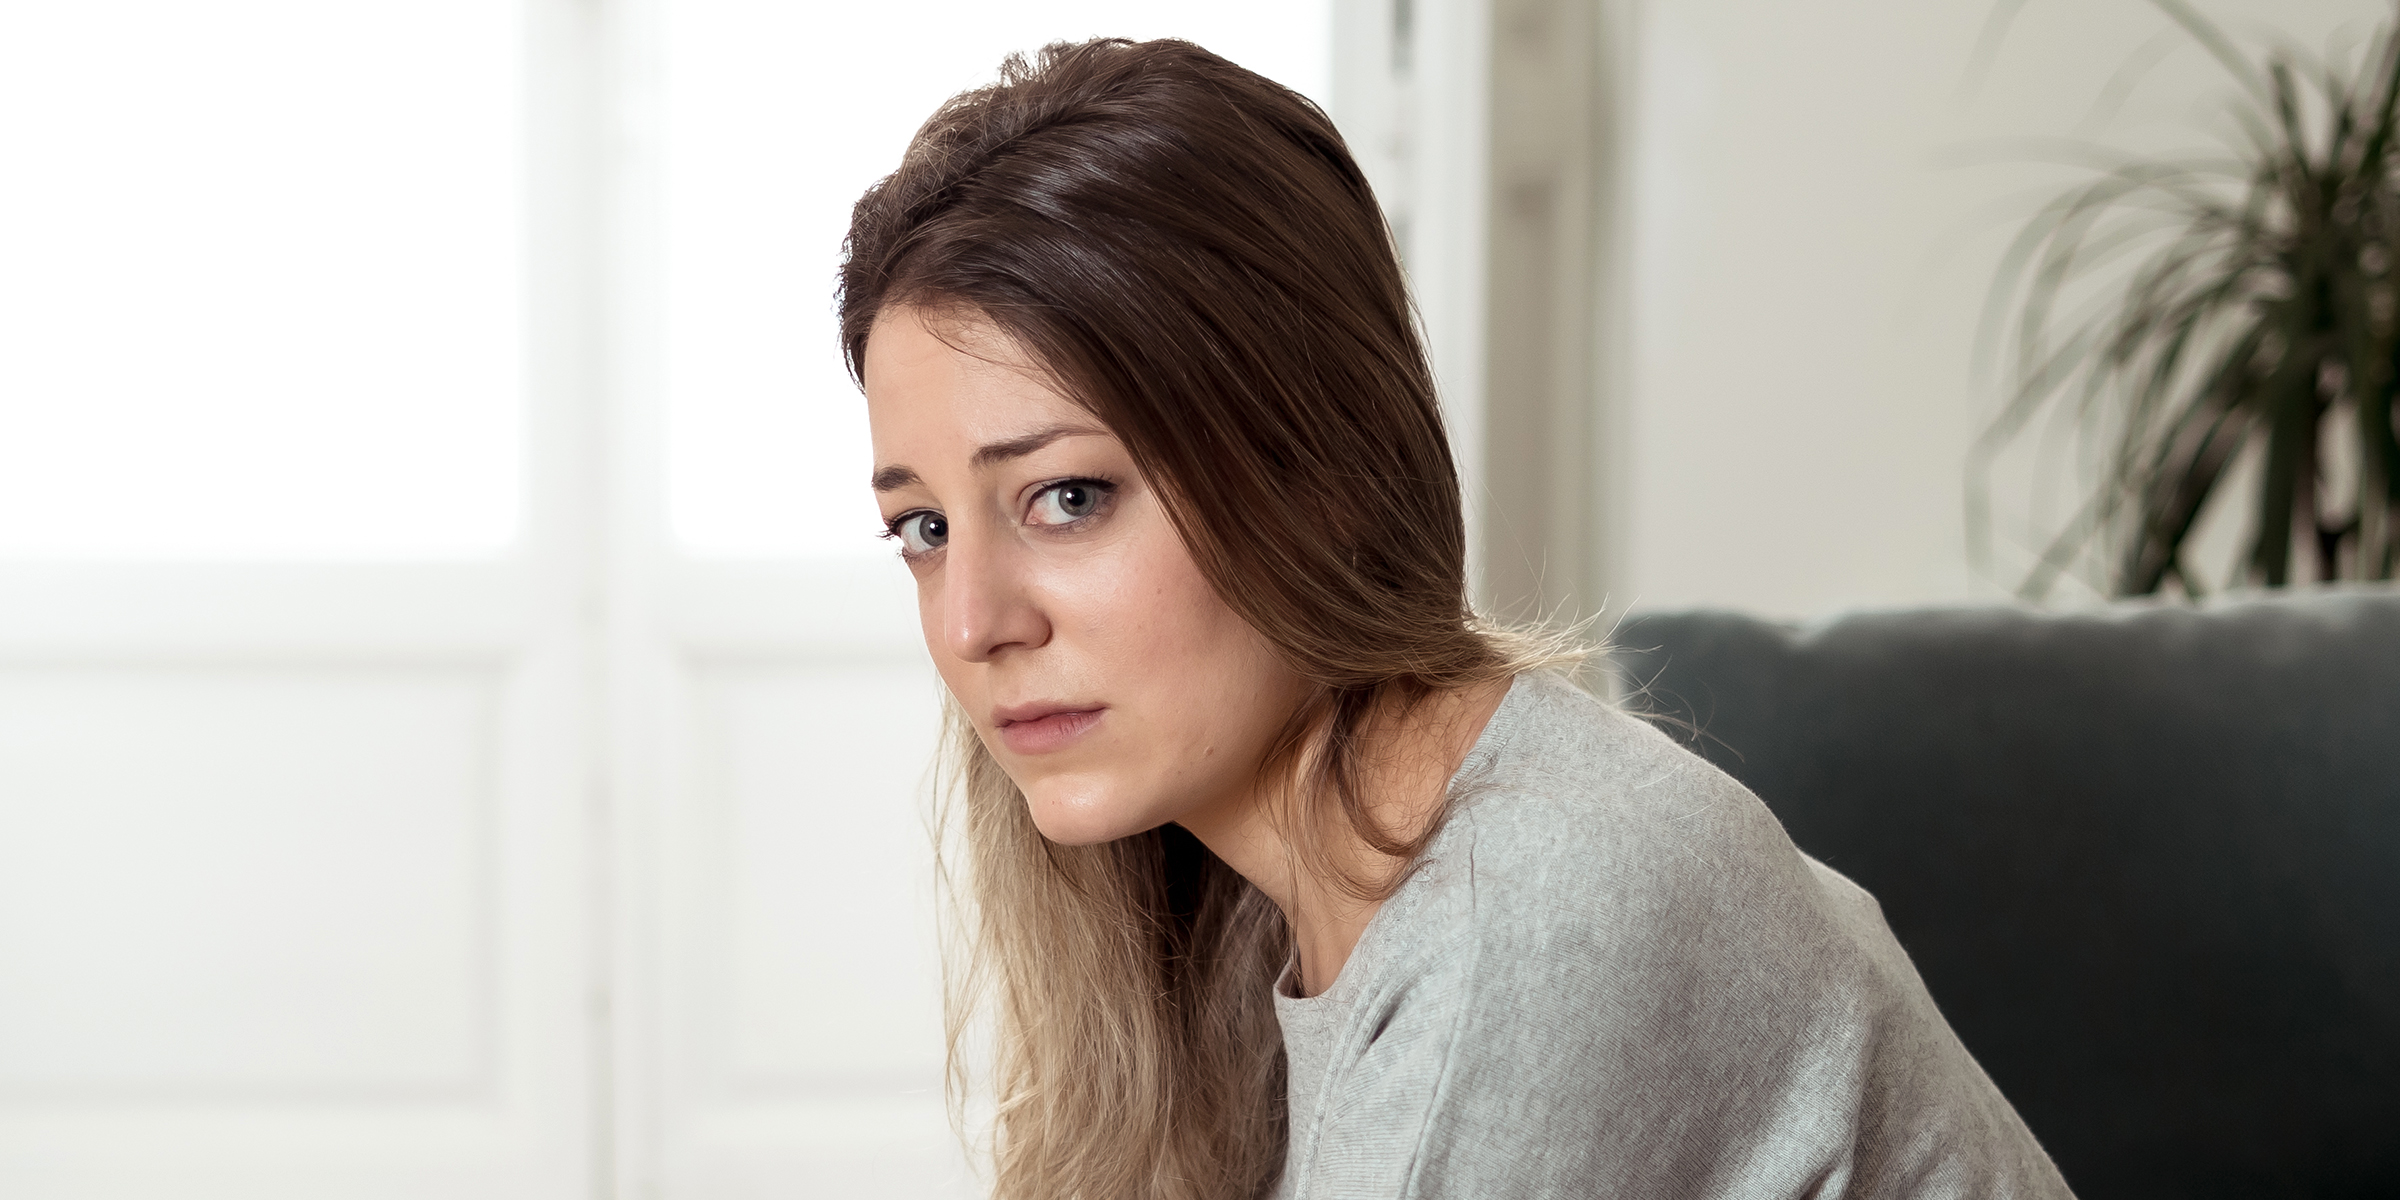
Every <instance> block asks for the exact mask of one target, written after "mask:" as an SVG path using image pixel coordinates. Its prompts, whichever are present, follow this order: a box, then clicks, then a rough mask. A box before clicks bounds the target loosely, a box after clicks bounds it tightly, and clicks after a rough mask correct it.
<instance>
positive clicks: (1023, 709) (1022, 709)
mask: <svg viewBox="0 0 2400 1200" xmlns="http://www.w3.org/2000/svg"><path fill="white" fill-rule="evenodd" d="M1102 707H1103V706H1102V705H1099V704H1071V703H1067V702H1065V701H1061V700H1035V701H1033V702H1031V703H1028V704H1011V705H1008V706H1007V707H1005V708H995V709H993V710H992V723H993V724H995V725H998V726H1002V727H1006V726H1010V725H1014V724H1017V723H1018V722H1020V721H1039V720H1041V719H1042V718H1043V717H1055V716H1057V715H1058V714H1060V713H1080V712H1098V711H1099V710H1100V709H1101V708H1102Z"/></svg>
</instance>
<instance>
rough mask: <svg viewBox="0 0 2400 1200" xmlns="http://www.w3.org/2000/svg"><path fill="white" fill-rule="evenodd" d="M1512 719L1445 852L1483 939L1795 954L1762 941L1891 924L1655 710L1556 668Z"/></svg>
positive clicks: (1448, 875)
mask: <svg viewBox="0 0 2400 1200" xmlns="http://www.w3.org/2000/svg"><path fill="white" fill-rule="evenodd" d="M1499 716H1500V717H1505V718H1507V721H1508V724H1507V726H1506V727H1505V728H1504V729H1501V730H1499V731H1498V732H1499V733H1500V734H1501V736H1500V737H1498V738H1496V739H1493V741H1492V742H1491V743H1489V744H1486V745H1482V746H1479V747H1478V751H1479V755H1480V757H1476V756H1471V757H1470V760H1469V767H1468V769H1467V770H1465V771H1462V772H1461V777H1460V780H1459V784H1458V790H1457V793H1456V794H1457V801H1456V805H1457V807H1456V808H1455V809H1454V810H1453V814H1452V817H1451V825H1450V827H1448V828H1446V829H1445V830H1444V831H1443V834H1442V836H1441V838H1439V839H1437V841H1436V842H1435V844H1434V845H1433V846H1432V847H1431V848H1430V849H1431V851H1432V853H1431V854H1430V855H1429V858H1431V859H1433V860H1434V867H1435V874H1436V875H1437V876H1438V877H1439V879H1440V881H1442V882H1445V883H1447V884H1448V885H1449V886H1450V887H1451V888H1453V889H1464V890H1465V892H1466V893H1467V894H1466V895H1462V896H1461V897H1460V899H1461V900H1462V901H1464V902H1465V903H1464V905H1463V907H1462V914H1463V912H1465V911H1471V912H1472V914H1473V915H1472V917H1471V918H1470V920H1469V923H1471V924H1472V925H1473V926H1475V927H1477V929H1478V931H1479V932H1478V933H1477V934H1476V937H1477V939H1478V940H1481V941H1485V942H1487V943H1492V942H1500V943H1506V942H1512V941H1519V940H1524V939H1526V938H1528V937H1532V938H1536V939H1538V940H1540V941H1541V942H1542V943H1543V948H1544V949H1545V950H1558V949H1562V948H1570V947H1572V946H1573V945H1576V944H1587V945H1590V946H1592V947H1593V948H1595V949H1597V948H1598V947H1600V946H1601V945H1604V944H1619V945H1643V946H1661V945H1674V946H1677V947H1680V948H1681V949H1682V950H1683V951H1685V952H1692V953H1708V952H1711V951H1713V952H1719V953H1728V954H1735V955H1743V954H1751V953H1759V952H1762V951H1763V952H1765V953H1767V954H1769V955H1770V956H1772V957H1781V956H1782V954H1781V951H1782V950H1783V949H1784V948H1783V947H1774V948H1772V949H1770V948H1768V947H1767V946H1763V945H1761V943H1777V942H1788V941H1791V940H1794V939H1799V940H1803V941H1810V942H1819V943H1820V944H1822V942H1823V941H1824V940H1826V939H1828V938H1830V939H1831V940H1833V941H1836V942H1840V941H1848V940H1850V939H1851V937H1852V936H1855V935H1856V934H1858V933H1865V932H1869V931H1870V930H1879V929H1880V927H1881V924H1882V921H1881V914H1880V912H1878V911H1877V910H1876V909H1875V906H1874V902H1873V900H1872V899H1871V898H1869V897H1867V896H1866V895H1865V893H1863V892H1860V891H1859V890H1858V889H1857V888H1856V887H1855V886H1852V885H1851V884H1849V882H1848V881H1847V880H1844V879H1842V878H1841V877H1840V876H1838V875H1836V874H1834V873H1833V872H1831V871H1829V870H1826V869H1825V868H1823V867H1821V866H1819V865H1818V864H1816V863H1814V862H1813V861H1812V860H1810V859H1809V858H1807V857H1806V856H1805V855H1803V854H1802V853H1801V852H1800V850H1799V849H1798V848H1797V847H1795V846H1794V845H1793V844H1792V841H1791V839H1790V837H1789V836H1787V835H1786V834H1785V832H1784V829H1783V825H1782V823H1781V822H1780V821H1778V820H1777V819H1776V818H1775V816H1774V814H1773V813H1772V812H1770V811H1768V809H1767V807H1766V805H1765V804H1763V803H1761V802H1760V800H1759V799H1758V797H1757V796H1755V795H1753V794H1752V793H1751V792H1750V791H1749V789H1747V788H1745V787H1743V786H1742V785H1741V783H1740V782H1738V781H1736V780H1735V779H1733V778H1732V777H1731V776H1729V775H1727V774H1725V773H1724V772H1723V771H1721V770H1719V769H1717V768H1716V767H1715V766H1713V765H1711V764H1710V763H1709V762H1708V761H1707V760H1705V759H1703V758H1701V757H1700V756H1699V755H1697V754H1694V753H1692V752H1691V751H1689V750H1687V749H1685V748H1684V747H1682V746H1681V745H1678V744H1677V743H1676V742H1675V741H1674V739H1672V738H1670V737H1668V736H1666V735H1665V734H1663V733H1661V732H1659V731H1658V730H1657V729H1655V728H1653V727H1652V726H1651V725H1650V724H1649V723H1648V722H1647V721H1644V720H1643V719H1641V718H1640V717H1637V716H1634V715H1632V714H1630V713H1628V712H1626V711H1624V710H1623V709H1622V708H1620V707H1618V706H1615V705H1612V704H1609V703H1606V702H1604V701H1601V700H1599V699H1597V698H1595V697H1593V696H1591V695H1590V694H1589V693H1586V692H1584V691H1583V690H1581V689H1580V688H1577V687H1576V686H1575V685H1574V684H1572V683H1570V682H1569V681H1567V680H1565V679H1563V678H1560V677H1558V676H1556V675H1551V674H1547V673H1544V674H1537V675H1529V676H1526V677H1522V678H1520V680H1519V682H1518V684H1517V685H1516V686H1515V687H1514V688H1512V690H1511V692H1510V695H1509V699H1508V701H1507V702H1505V703H1504V704H1503V705H1502V709H1501V713H1500V714H1499ZM1496 719H1497V718H1496ZM1461 932H1464V930H1462V931H1461Z"/></svg>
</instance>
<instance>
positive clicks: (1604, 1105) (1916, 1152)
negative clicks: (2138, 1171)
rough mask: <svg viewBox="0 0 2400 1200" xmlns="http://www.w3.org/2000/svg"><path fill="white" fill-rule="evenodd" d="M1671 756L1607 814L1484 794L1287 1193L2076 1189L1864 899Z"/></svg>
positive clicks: (1330, 1089)
mask: <svg viewBox="0 0 2400 1200" xmlns="http://www.w3.org/2000/svg"><path fill="white" fill-rule="evenodd" d="M1674 774H1675V775H1676V776H1677V778H1676V779H1675V780H1673V781H1672V784H1671V785H1670V786H1667V787H1666V789H1665V790H1664V791H1662V792H1660V793H1658V794H1656V795H1652V796H1647V797H1639V796H1637V797H1631V798H1629V802H1628V803H1627V804H1625V805H1623V806H1619V807H1618V808H1617V811H1618V812H1619V813H1620V814H1622V815H1623V819H1621V820H1617V821H1612V822H1610V823H1609V824H1608V827H1607V828H1605V829H1600V830H1596V831H1595V830H1592V829H1589V828H1579V827H1577V826H1574V825H1571V824H1562V823H1560V822H1557V821H1554V820H1546V819H1545V814H1544V813H1543V812H1542V807H1543V806H1542V805H1541V803H1540V802H1539V800H1538V799H1537V798H1530V797H1519V798H1512V799H1511V802H1510V803H1507V804H1484V805H1479V806H1478V810H1477V811H1478V812H1479V813H1484V814H1489V813H1495V812H1498V813H1506V814H1509V819H1508V820H1506V821H1505V822H1500V823H1495V822H1492V821H1489V820H1485V821H1483V823H1481V824H1479V825H1477V826H1476V827H1475V828H1473V829H1472V830H1469V831H1467V832H1468V834H1469V835H1470V836H1467V837H1463V838H1460V839H1458V842H1457V845H1458V847H1459V850H1458V852H1457V853H1454V855H1453V857H1452V860H1451V861H1449V862H1446V863H1442V864H1437V867H1438V869H1441V870H1443V871H1445V872H1446V874H1447V876H1448V878H1447V879H1446V880H1445V882H1444V885H1443V886H1442V887H1441V888H1440V889H1439V897H1438V899H1437V900H1436V901H1435V902H1434V903H1433V905H1432V906H1431V909H1430V911H1429V912H1428V913H1427V914H1426V915H1425V918H1424V919H1423V920H1421V921H1420V922H1418V928H1420V929H1421V930H1422V931H1423V933H1424V935H1425V936H1424V937H1423V940H1422V941H1421V942H1420V943H1419V944H1418V945H1417V946H1416V948H1415V953H1413V954H1411V955H1410V956H1408V957H1409V961H1408V966H1407V967H1406V969H1403V970H1398V971H1394V972H1393V973H1392V974H1391V980H1392V982H1391V983H1390V984H1389V986H1387V987H1385V988H1383V989H1382V990H1381V991H1379V993H1378V994H1376V995H1374V996H1372V997H1369V998H1368V1001H1367V1003H1368V1011H1367V1013H1366V1014H1365V1015H1366V1017H1367V1019H1366V1020H1364V1021H1362V1022H1360V1023H1359V1025H1358V1032H1357V1033H1356V1034H1355V1035H1354V1036H1355V1037H1356V1038H1357V1039H1358V1040H1359V1042H1360V1043H1361V1044H1359V1045H1357V1046H1354V1047H1352V1053H1351V1054H1350V1055H1348V1056H1346V1063H1347V1066H1346V1069H1344V1070H1342V1071H1340V1072H1339V1073H1338V1077H1329V1078H1328V1079H1327V1080H1326V1087H1325V1089H1324V1091H1323V1093H1322V1095H1321V1097H1320V1103H1319V1105H1318V1108H1317V1110H1316V1111H1315V1112H1314V1113H1312V1114H1308V1119H1310V1120H1311V1121H1313V1123H1314V1124H1313V1126H1312V1128H1311V1129H1310V1130H1309V1131H1308V1132H1309V1143H1310V1147H1311V1150H1310V1153H1309V1154H1308V1155H1307V1158H1306V1161H1305V1162H1304V1163H1300V1164H1296V1166H1297V1167H1298V1170H1299V1174H1298V1177H1297V1178H1295V1179H1293V1180H1290V1181H1288V1183H1287V1189H1286V1191H1287V1194H1289V1195H1291V1196H1293V1197H1295V1200H1337V1198H1339V1200H1350V1198H1357V1200H1365V1198H1367V1197H1376V1198H1379V1200H1383V1198H1390V1197H1403V1196H1406V1197H1421V1198H1424V1200H1470V1198H1472V1200H1501V1198H1513V1197H1525V1198H1529V1200H1530V1198H1532V1197H1558V1196H1627V1197H1645V1198H1648V1197H1787V1196H1929V1197H1952V1196H2027V1197H2053V1196H2065V1195H2067V1190H2066V1187H2065V1184H2064V1183H2063V1181H2061V1180H2060V1179H2059V1177H2058V1175H2057V1172H2056V1169H2055V1168H2054V1167H2052V1166H2051V1164H2050V1162H2049V1159H2048V1157H2047V1155H2045V1154H2043V1153H2042V1151H2041V1149H2040V1147H2039V1146H2038V1145H2036V1144H2035V1143H2034V1141H2033V1138H2032V1136H2031V1134H2030V1133H2029V1132H2027V1131H2026V1129H2025V1128H2024V1126H2023V1124H2022V1122H2021V1121H2019V1120H2018V1118H2017V1117H2016V1115H2015V1113H2014V1111H2013V1110H2011V1109H2010V1107H2009V1106H2008V1104H2007V1103H2006V1102H2005V1101H2004V1100H2002V1099H2001V1098H2000V1096H1999V1093H1998V1092H1997V1090H1996V1089H1994V1088H1993V1086H1992V1084H1991V1082H1990V1080H1989V1079H1988V1078H1986V1077H1985V1076H1984V1074H1983V1072H1982V1071H1981V1069H1980V1068H1978V1067H1977V1066H1976V1064H1975V1063H1974V1061H1973V1059H1972V1058H1971V1057H1970V1056H1969V1055H1968V1054H1967V1052H1966V1050H1965V1048H1964V1047H1963V1046H1961V1045H1960V1044H1959V1042H1958V1040H1957V1038H1956V1036H1955V1035H1953V1034H1952V1033H1951V1031H1950V1029H1949V1027H1948V1025H1947V1024H1946V1023H1945V1022H1944V1021H1943V1020H1942V1019H1941V1016H1940V1014H1939V1012H1938V1011H1937V1010H1935V1008H1934V1006H1933V1003H1932V1000H1931V998H1930V997H1928V996H1927V995H1926V994H1925V991H1924V987H1923V985H1922V983H1921V982H1920V981H1919V980H1918V979H1917V976H1916V973H1915V971H1914V969H1913V968H1912V967H1910V965H1909V963H1908V960H1907V956H1906V955H1905V954H1904V953H1903V952H1902V951H1901V950H1900V947H1899V946H1898V944H1897V943H1896V942H1895V941H1894V940H1893V939H1892V937H1891V934H1890V932H1889V930H1888V928H1887V927H1886V926H1885V924H1884V922H1883V919H1882V916H1881V913H1880V911H1879V910H1878V909H1877V907H1876V905H1875V902H1874V901H1873V899H1872V898H1870V897H1868V896H1867V895H1866V894H1865V893H1864V892H1862V891H1860V890H1859V889H1858V888H1856V887H1855V886H1854V885H1852V884H1850V883H1849V881H1847V880H1845V879H1843V878H1842V877H1841V876H1839V875H1837V874H1835V873H1834V872H1832V871H1830V870H1828V869H1826V868H1824V867H1822V866H1820V865H1818V864H1816V863H1815V862H1813V861H1812V860H1809V859H1807V858H1805V857H1804V856H1802V855H1801V854H1800V853H1799V852H1798V851H1797V850H1796V849H1794V848H1793V847H1792V846H1791V843H1790V841H1789V840H1788V839H1786V838H1785V837H1784V835H1783V832H1782V829H1781V827H1780V825H1778V824H1776V823H1775V821H1774V819H1773V817H1772V816H1771V815H1769V814H1767V813H1766V811H1765V809H1764V808H1763V806H1760V805H1759V804H1758V802H1757V800H1756V799H1755V798H1753V797H1751V796H1750V795H1749V794H1748V793H1747V792H1746V791H1743V790H1742V789H1741V788H1740V786H1739V785H1738V784H1735V783H1733V781H1731V780H1730V779H1726V778H1725V777H1723V776H1722V775H1716V774H1714V773H1713V772H1709V773H1707V774H1705V775H1703V774H1697V773H1694V772H1689V771H1678V772H1675V773H1674ZM1300 1118H1301V1114H1295V1119H1296V1120H1297V1119H1300Z"/></svg>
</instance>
